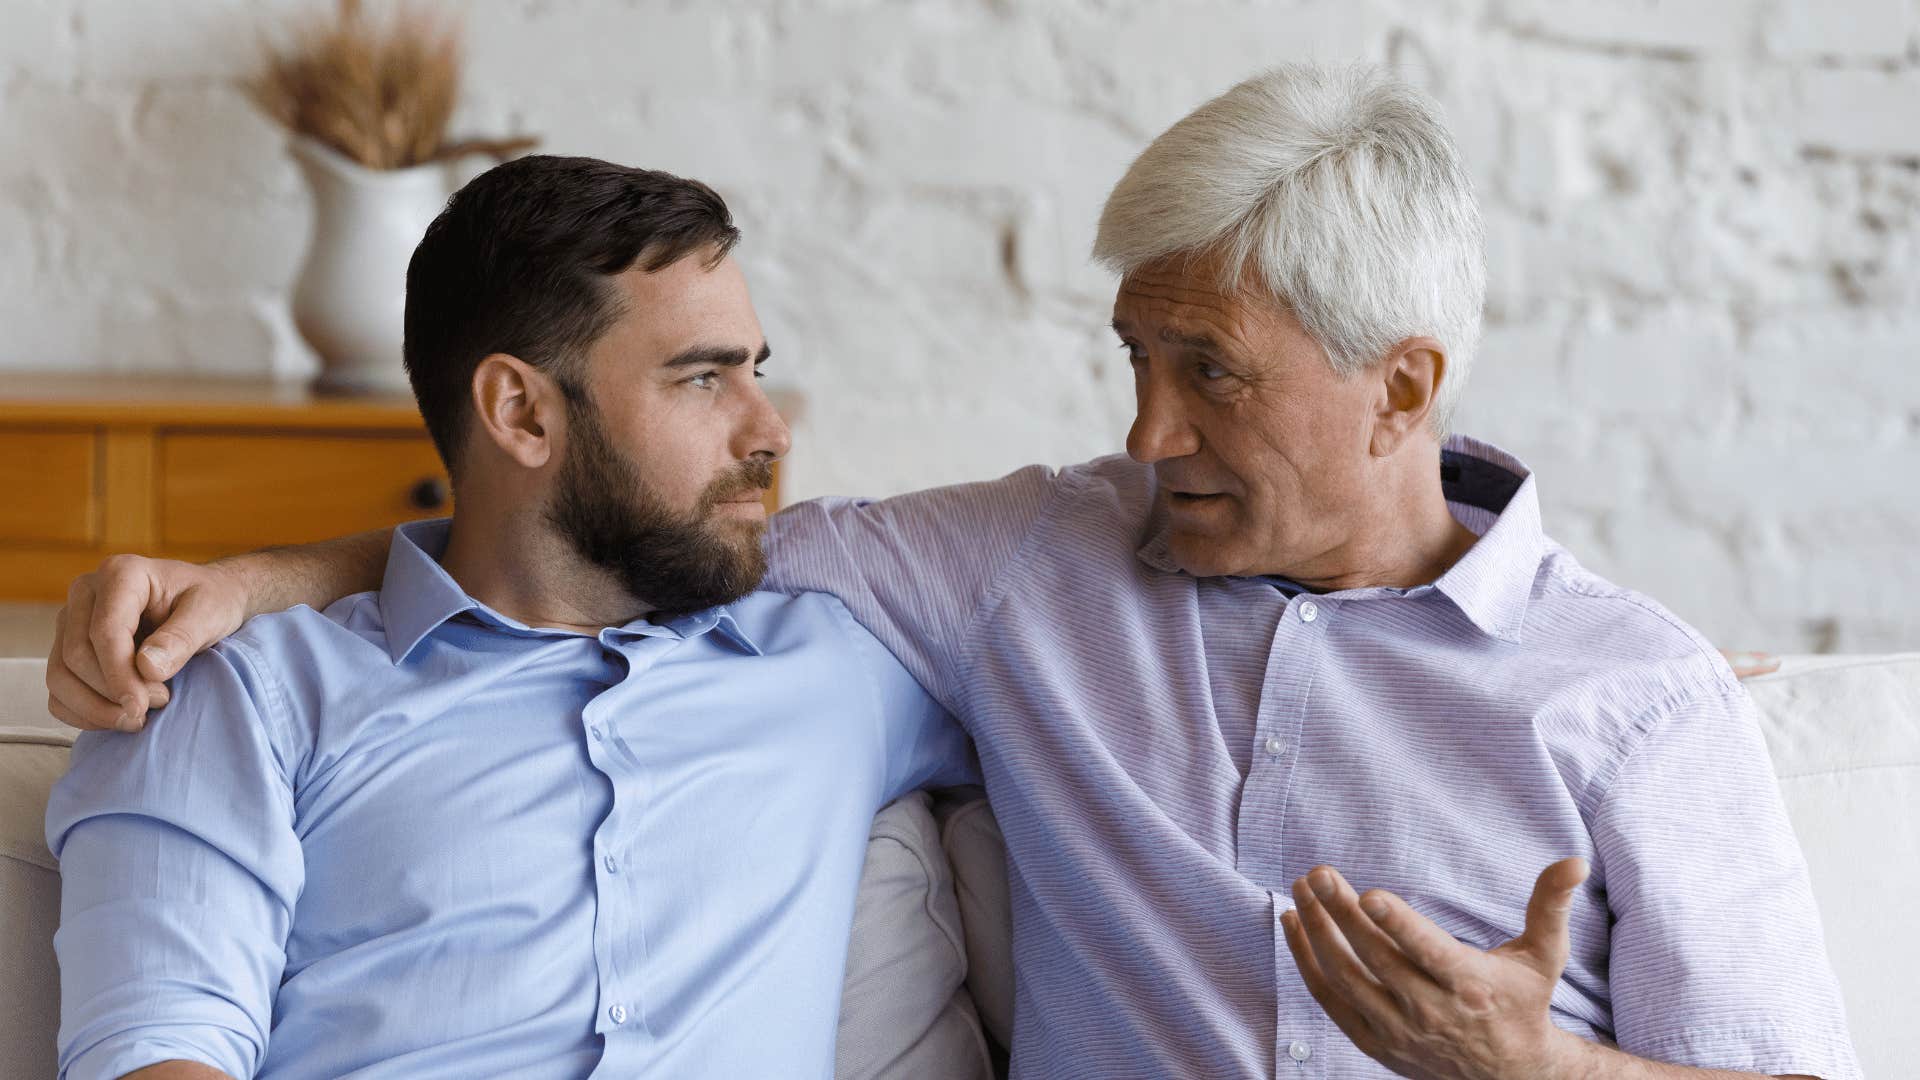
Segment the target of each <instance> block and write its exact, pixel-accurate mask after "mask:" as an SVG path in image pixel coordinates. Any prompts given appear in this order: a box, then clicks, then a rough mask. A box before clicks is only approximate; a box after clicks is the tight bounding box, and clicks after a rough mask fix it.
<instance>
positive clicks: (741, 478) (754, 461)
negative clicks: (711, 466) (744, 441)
mask: <svg viewBox="0 0 1920 1080" xmlns="http://www.w3.org/2000/svg"><path fill="white" fill-rule="evenodd" d="M771 487H773V462H771V461H767V460H763V459H761V458H749V459H748V460H746V461H743V462H741V463H740V464H739V465H737V466H735V467H734V468H732V469H729V470H727V471H726V472H725V473H723V474H721V476H720V477H719V478H718V479H716V480H714V482H713V483H711V484H708V485H707V490H706V493H705V494H703V495H702V496H701V497H700V505H701V508H702V509H703V510H711V509H713V508H714V507H715V506H718V505H719V504H721V503H723V502H739V501H741V500H742V499H744V498H745V497H746V496H748V495H757V494H760V493H762V492H765V491H766V490H767V489H769V488H771Z"/></svg>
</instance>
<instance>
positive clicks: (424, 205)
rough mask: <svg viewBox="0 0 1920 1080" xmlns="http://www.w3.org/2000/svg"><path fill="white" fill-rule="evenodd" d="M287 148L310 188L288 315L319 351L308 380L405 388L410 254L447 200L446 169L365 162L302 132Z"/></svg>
mask: <svg viewBox="0 0 1920 1080" xmlns="http://www.w3.org/2000/svg"><path fill="white" fill-rule="evenodd" d="M289 149H290V150H291V151H292V153H293V159H294V161H296V162H298V163H299V165H300V171H301V172H302V173H304V174H306V177H307V184H308V186H309V187H311V188H312V189H313V239H312V241H311V242H310V244H309V246H308V249H307V261H306V265H305V266H304V267H303V268H302V269H301V271H300V280H299V281H298V282H297V283H296V284H295V286H294V290H293V322H294V325H295V326H297V327H299V329H300V335H301V336H302V337H304V338H306V339H307V343H308V344H309V345H312V346H313V348H314V351H316V352H318V353H319V354H320V362H321V363H320V375H319V377H318V378H317V379H316V380H315V384H314V385H315V387H316V388H317V389H320V390H324V391H327V392H333V393H379V392H398V393H405V392H406V391H407V389H408V386H407V373H406V369H405V368H404V367H403V366H402V363H401V341H402V339H403V324H404V319H405V314H406V304H407V262H408V260H410V259H411V258H413V249H414V247H415V246H416V245H418V244H419V243H420V238H421V237H422V236H423V235H425V234H426V231H427V226H428V225H429V224H430V223H432V221H433V219H434V218H435V217H436V216H437V215H438V214H439V213H440V210H441V208H442V207H444V206H445V205H446V201H447V194H448V192H447V176H446V171H445V170H444V169H442V168H441V167H440V166H438V165H419V166H415V167H413V168H411V169H395V170H380V169H369V168H366V167H364V166H362V165H359V164H357V163H355V162H353V161H350V160H348V159H347V158H346V157H345V156H343V155H341V154H339V153H338V152H336V151H334V150H333V149H332V148H331V147H328V146H326V145H325V144H323V143H320V142H317V141H315V140H313V139H309V138H306V137H304V136H295V137H294V139H293V141H292V144H291V146H290V147H289Z"/></svg>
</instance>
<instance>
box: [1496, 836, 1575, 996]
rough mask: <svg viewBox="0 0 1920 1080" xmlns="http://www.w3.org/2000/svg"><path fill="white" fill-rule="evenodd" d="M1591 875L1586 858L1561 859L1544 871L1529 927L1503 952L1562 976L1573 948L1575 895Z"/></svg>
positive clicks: (1531, 905)
mask: <svg viewBox="0 0 1920 1080" xmlns="http://www.w3.org/2000/svg"><path fill="white" fill-rule="evenodd" d="M1587 874H1588V866H1587V860H1585V859H1561V860H1560V861H1559V862H1557V863H1554V864H1553V865H1552V866H1549V867H1547V868H1546V869H1545V870H1542V871H1541V872H1540V877H1539V878H1538V879H1537V880H1535V881H1534V883H1533V896H1532V897H1531V898H1529V899H1528V900H1527V928H1526V930H1525V931H1524V932H1522V933H1521V935H1520V936H1519V937H1517V938H1515V939H1513V940H1512V941H1510V942H1508V943H1507V945H1506V946H1503V947H1502V951H1503V952H1507V953H1510V954H1512V955H1514V956H1516V957H1520V958H1522V959H1524V960H1530V961H1531V964H1532V967H1533V968H1534V970H1536V971H1538V972H1539V973H1540V974H1542V975H1544V976H1546V977H1547V978H1549V979H1558V978H1559V977H1560V973H1561V971H1563V970H1565V968H1566V966H1567V954H1568V951H1569V950H1570V949H1571V944H1570V939H1569V935H1568V932H1567V920H1568V918H1569V917H1570V915H1571V914H1572V911H1573V894H1574V892H1575V890H1577V889H1579V888H1580V885H1581V883H1582V882H1584V881H1586V880H1587Z"/></svg>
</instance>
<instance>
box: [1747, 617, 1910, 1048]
mask: <svg viewBox="0 0 1920 1080" xmlns="http://www.w3.org/2000/svg"><path fill="white" fill-rule="evenodd" d="M1747 690H1748V692H1749V693H1751V694H1752V696H1753V700H1754V703H1755V704H1756V705H1757V706H1759V709H1760V716H1761V729H1762V731H1764V732H1765V734H1766V738H1767V747H1768V750H1769V752H1770V753H1771V755H1772V757H1773V767H1774V772H1775V773H1776V774H1777V775H1778V777H1779V779H1780V792H1781V795H1782V797H1783V798H1784V799H1785V801H1786V804H1787V812H1788V814H1789V815H1790V816H1791V817H1792V819H1793V828H1794V832H1795V834H1797V835H1798V836H1799V838H1800V847H1801V850H1802V851H1804V852H1805V853H1806V857H1807V868H1808V870H1809V872H1810V874H1811V876H1812V878H1813V892H1814V897H1815V899H1816V900H1817V901H1818V902H1819V905H1820V920H1821V923H1822V925H1823V926H1824V927H1825V929H1826V936H1827V950H1828V952H1829V953H1830V954H1831V956H1832V959H1833V968H1834V972H1835V974H1837V975H1838V976H1839V978H1840V986H1841V992H1842V993H1843V994H1844V995H1845V997H1846V1002H1847V1022H1848V1025H1849V1026H1850V1027H1851V1028H1852V1029H1853V1038H1854V1045H1855V1047H1856V1048H1857V1049H1858V1050H1859V1052H1860V1066H1861V1068H1862V1069H1863V1070H1864V1071H1865V1073H1866V1075H1868V1076H1904V1075H1908V1074H1909V1073H1910V1072H1911V1071H1912V1069H1913V1065H1914V1063H1915V1062H1920V1025H1915V1024H1914V1022H1913V1017H1912V1012H1913V1009H1912V1002H1913V990H1912V986H1911V983H1912V978H1913V972H1914V971H1916V970H1920V934H1915V933H1914V932H1913V928H1912V920H1911V917H1910V916H1909V914H1908V906H1907V904H1906V903H1905V901H1906V900H1907V899H1908V898H1910V897H1912V896H1913V895H1914V894H1915V893H1920V814H1916V810H1920V655H1908V656H1886V657H1863V656H1844V657H1788V658H1787V659H1786V660H1785V661H1784V662H1783V663H1782V664H1781V668H1780V671H1779V672H1778V673H1776V674H1773V675H1767V676H1763V677H1761V678H1758V679H1752V680H1749V681H1748V683H1747Z"/></svg>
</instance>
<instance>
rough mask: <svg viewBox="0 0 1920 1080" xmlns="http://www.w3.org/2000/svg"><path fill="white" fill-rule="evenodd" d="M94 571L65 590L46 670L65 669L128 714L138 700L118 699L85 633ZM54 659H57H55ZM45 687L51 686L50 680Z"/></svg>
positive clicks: (82, 698) (80, 703)
mask: <svg viewBox="0 0 1920 1080" xmlns="http://www.w3.org/2000/svg"><path fill="white" fill-rule="evenodd" d="M92 578H93V575H91V574H90V575H87V576H85V577H82V578H79V579H77V580H75V581H74V583H73V585H72V587H71V588H69V589H68V591H67V606H66V607H65V608H62V609H61V613H60V617H59V618H58V619H56V620H55V621H56V622H57V623H58V631H57V637H56V639H55V641H54V646H53V654H52V655H51V656H49V657H48V658H47V670H48V672H49V673H51V672H52V671H53V670H54V669H55V668H59V669H60V670H63V671H66V672H67V673H69V674H71V675H72V676H73V677H74V678H76V679H78V680H80V682H81V683H82V684H83V685H84V686H86V687H87V689H88V690H89V691H91V693H92V696H98V697H100V698H103V699H105V700H108V701H112V702H113V703H114V704H115V706H116V707H117V708H118V709H119V710H120V712H121V713H123V714H130V713H132V712H134V711H136V710H135V709H134V706H135V705H137V704H138V702H136V701H134V700H132V699H128V700H126V701H121V700H120V697H119V695H117V694H115V693H114V692H113V690H112V687H111V686H110V685H109V683H108V681H107V678H106V676H104V675H103V674H101V671H100V662H99V659H98V658H97V656H96V655H95V653H94V648H93V641H92V640H91V639H90V638H89V637H88V628H89V626H91V625H92V622H93V607H94V592H93V581H92ZM56 661H57V662H56ZM48 689H50V690H51V689H52V686H51V684H49V686H48ZM91 700H92V697H91V696H80V697H77V698H75V699H73V700H71V701H70V702H69V704H71V705H73V706H75V707H80V706H83V705H84V704H86V703H88V702H90V701H91Z"/></svg>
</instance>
